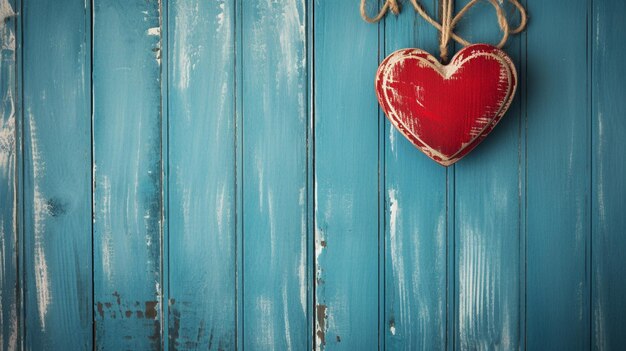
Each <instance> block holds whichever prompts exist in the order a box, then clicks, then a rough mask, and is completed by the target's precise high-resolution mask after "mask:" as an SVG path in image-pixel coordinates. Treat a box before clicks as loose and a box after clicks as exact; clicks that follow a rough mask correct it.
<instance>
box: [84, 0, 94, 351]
mask: <svg viewBox="0 0 626 351" xmlns="http://www.w3.org/2000/svg"><path fill="white" fill-rule="evenodd" d="M89 3H90V8H89V15H88V16H87V15H86V17H88V18H89V19H90V21H89V39H90V43H89V45H90V46H89V53H90V58H89V72H90V73H89V98H90V99H91V101H90V103H89V108H90V111H89V114H90V116H89V117H90V122H89V123H90V129H91V130H90V132H91V136H90V144H91V145H90V149H91V161H90V167H91V172H89V173H90V174H91V306H89V308H90V310H91V348H92V350H94V351H95V350H96V314H95V313H93V309H94V302H95V299H96V289H95V286H96V282H95V274H94V268H95V246H94V242H95V231H94V229H95V228H94V221H95V218H96V209H95V197H94V193H95V191H96V184H95V180H96V177H95V168H94V166H95V148H94V98H93V94H94V89H93V58H94V52H93V48H94V45H93V42H94V40H93V38H94V36H93V33H94V30H93V27H94V21H93V20H94V12H95V8H94V0H90V1H89Z"/></svg>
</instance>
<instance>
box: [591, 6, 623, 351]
mask: <svg viewBox="0 0 626 351" xmlns="http://www.w3.org/2000/svg"><path fill="white" fill-rule="evenodd" d="M624 13H626V4H625V3H624V2H622V1H612V2H611V1H601V0H595V1H593V16H592V21H593V26H592V29H593V30H592V32H591V33H590V34H591V35H593V37H592V38H590V39H591V43H590V44H591V46H592V50H593V56H592V61H591V63H592V77H593V80H592V89H593V90H592V98H593V105H592V123H593V126H592V136H591V137H592V140H593V149H592V150H593V151H592V160H593V167H592V169H593V178H592V179H593V182H592V184H593V190H592V194H593V199H592V201H593V210H592V223H593V234H592V248H593V252H592V261H591V264H592V267H593V268H592V273H591V274H592V280H591V282H592V301H591V303H592V312H591V320H592V329H591V338H592V348H593V349H594V350H618V349H620V348H624V345H626V333H624V330H626V317H625V314H626V299H625V298H624V297H625V296H626V282H625V280H624V277H626V217H624V210H625V209H626V181H625V179H626V176H625V174H626V153H625V152H624V141H625V140H626V101H625V100H624V97H625V96H626V67H625V66H624V64H623V59H622V58H623V57H624V55H625V54H626V49H625V48H624V46H623V45H622V44H620V43H623V39H622V37H623V36H622V34H621V33H623V32H624V30H626V23H625V22H624V19H623V15H624Z"/></svg>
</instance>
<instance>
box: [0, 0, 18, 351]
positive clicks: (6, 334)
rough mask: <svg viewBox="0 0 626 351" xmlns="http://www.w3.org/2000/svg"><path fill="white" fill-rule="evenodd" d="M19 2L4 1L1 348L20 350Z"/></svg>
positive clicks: (0, 38)
mask: <svg viewBox="0 0 626 351" xmlns="http://www.w3.org/2000/svg"><path fill="white" fill-rule="evenodd" d="M15 5H16V4H15V1H7V0H4V1H1V2H0V18H1V19H2V21H1V22H0V204H1V207H0V267H1V269H0V309H1V310H2V314H1V315H0V349H2V350H17V348H18V345H20V340H19V332H20V330H19V329H20V328H19V320H18V318H19V313H20V307H19V305H18V303H19V297H18V294H19V286H20V285H19V278H18V261H17V260H18V218H17V212H18V211H17V206H18V203H17V199H18V189H17V179H16V176H17V174H18V169H17V168H16V167H17V157H18V140H19V139H18V138H17V129H16V126H17V123H18V120H17V119H18V108H19V106H18V105H19V101H18V95H17V84H16V83H17V80H16V77H17V66H16V58H17V52H16V49H17V37H16V36H17V31H16V29H17V28H16V25H17V18H16V17H17V16H16V13H15V8H16V6H15Z"/></svg>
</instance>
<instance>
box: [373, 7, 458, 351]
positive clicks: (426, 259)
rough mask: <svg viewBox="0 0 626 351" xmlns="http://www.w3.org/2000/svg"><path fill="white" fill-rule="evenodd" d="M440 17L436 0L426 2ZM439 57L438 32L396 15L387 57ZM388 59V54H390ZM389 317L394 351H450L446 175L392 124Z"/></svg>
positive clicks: (388, 145)
mask: <svg viewBox="0 0 626 351" xmlns="http://www.w3.org/2000/svg"><path fill="white" fill-rule="evenodd" d="M424 5H426V9H427V10H428V11H429V13H431V14H434V13H436V10H435V8H436V6H434V2H433V1H428V2H425V3H424ZM406 47H420V48H423V49H424V50H428V51H429V52H431V53H434V54H436V52H437V33H436V31H435V30H434V29H433V28H432V27H431V26H430V25H428V24H426V23H425V22H424V21H422V19H421V18H419V17H415V16H413V15H409V16H398V17H388V18H387V19H386V22H385V46H384V49H385V52H384V54H385V55H386V54H389V53H391V52H393V51H395V50H398V49H400V48H406ZM383 56H384V55H383ZM384 137H385V144H384V152H385V161H384V162H385V190H384V194H385V198H386V201H385V208H384V210H385V256H384V258H385V272H386V274H385V281H386V282H385V309H386V312H385V318H384V324H382V325H381V328H384V329H383V330H381V331H380V332H381V334H383V333H384V335H385V344H384V345H385V347H386V349H389V350H444V349H445V346H446V293H445V292H446V170H445V168H443V167H441V166H440V165H438V164H436V163H435V162H433V161H432V160H431V159H429V158H428V157H427V156H425V155H423V154H422V153H421V152H419V151H418V150H417V149H415V147H414V146H413V145H412V144H411V143H410V142H409V141H408V140H406V139H405V138H404V137H403V136H402V135H401V134H400V133H399V132H398V131H397V130H396V129H395V128H394V127H393V126H392V125H391V124H390V123H389V122H388V121H387V120H386V119H385V131H384Z"/></svg>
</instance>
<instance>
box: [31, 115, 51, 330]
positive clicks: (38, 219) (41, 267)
mask: <svg viewBox="0 0 626 351" xmlns="http://www.w3.org/2000/svg"><path fill="white" fill-rule="evenodd" d="M28 114H29V118H28V123H29V129H30V139H31V140H30V142H31V143H30V146H31V155H32V169H33V182H34V187H33V188H34V189H33V190H34V194H33V207H34V227H35V228H34V231H35V264H34V269H35V290H36V294H37V308H38V311H39V319H40V322H41V329H42V331H45V330H46V314H47V313H48V306H49V305H50V301H51V296H50V277H49V274H48V263H47V261H46V252H45V250H44V246H45V245H44V242H43V234H44V230H45V220H46V217H47V216H48V215H49V214H50V208H49V206H48V204H47V202H46V200H45V198H44V196H43V195H42V194H41V190H40V187H39V182H40V181H41V179H42V178H43V172H44V170H45V164H44V162H43V161H42V160H41V154H40V153H39V146H38V141H37V127H36V125H35V117H34V116H33V115H32V112H31V111H30V110H29V111H28Z"/></svg>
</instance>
